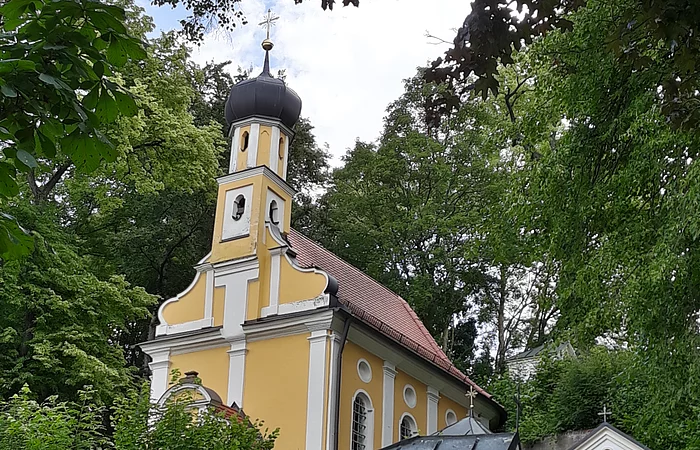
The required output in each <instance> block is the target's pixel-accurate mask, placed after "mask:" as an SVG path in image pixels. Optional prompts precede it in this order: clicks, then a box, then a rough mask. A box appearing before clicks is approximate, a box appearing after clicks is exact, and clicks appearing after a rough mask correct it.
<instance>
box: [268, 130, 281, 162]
mask: <svg viewBox="0 0 700 450" xmlns="http://www.w3.org/2000/svg"><path fill="white" fill-rule="evenodd" d="M279 160H280V127H278V126H276V125H273V126H272V134H271V135H270V169H272V171H273V172H277V167H278V166H279Z"/></svg>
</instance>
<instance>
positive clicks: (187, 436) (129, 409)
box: [0, 386, 277, 450]
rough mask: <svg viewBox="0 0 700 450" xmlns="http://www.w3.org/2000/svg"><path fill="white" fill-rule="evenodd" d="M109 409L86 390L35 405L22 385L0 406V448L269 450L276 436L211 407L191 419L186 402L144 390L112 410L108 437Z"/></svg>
mask: <svg viewBox="0 0 700 450" xmlns="http://www.w3.org/2000/svg"><path fill="white" fill-rule="evenodd" d="M107 412H108V410H107V409H106V408H105V407H104V406H102V405H100V404H99V403H98V402H96V401H95V397H94V392H93V391H92V390H91V389H90V388H89V387H88V388H87V389H85V390H83V391H81V393H80V400H79V401H76V402H70V401H63V402H59V401H58V400H57V399H56V398H50V399H48V400H46V401H45V402H37V401H36V400H34V399H33V398H32V393H31V391H30V390H29V388H27V387H26V386H25V387H24V388H23V389H22V390H21V392H20V393H19V394H16V395H14V396H13V397H12V398H11V399H10V400H9V401H7V402H0V446H1V447H2V448H12V449H18V450H39V449H42V450H44V449H46V450H64V449H67V448H71V449H78V450H92V449H102V448H114V449H115V450H137V449H138V450H141V449H144V448H161V449H168V450H178V449H183V450H184V449H192V448H198V449H205V450H229V449H230V450H271V449H272V448H273V446H274V442H275V438H276V437H277V432H276V431H275V432H272V433H267V431H266V430H263V429H262V424H261V423H252V422H250V421H249V420H248V418H244V417H238V416H233V417H226V416H224V414H223V413H222V412H217V411H216V410H214V409H213V408H207V409H204V410H202V411H199V412H198V414H197V416H196V420H193V413H192V411H191V410H190V409H189V408H188V404H187V401H186V398H183V399H180V401H174V402H168V403H167V404H165V405H163V406H157V405H154V404H152V403H150V402H149V398H148V389H147V387H146V388H144V389H143V390H142V391H141V392H139V391H138V390H136V391H132V392H130V393H128V394H127V395H125V396H124V397H122V398H120V400H119V401H118V403H117V405H116V407H115V408H114V409H113V410H112V412H113V416H112V423H111V426H112V429H113V432H112V433H110V432H108V430H107V429H106V428H105V427H104V425H103V417H104V416H105V413H107Z"/></svg>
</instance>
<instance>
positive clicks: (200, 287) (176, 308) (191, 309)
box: [163, 273, 207, 325]
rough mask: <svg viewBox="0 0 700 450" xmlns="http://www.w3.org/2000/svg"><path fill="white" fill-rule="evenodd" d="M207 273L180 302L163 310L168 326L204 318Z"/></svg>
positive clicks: (168, 305) (171, 304)
mask: <svg viewBox="0 0 700 450" xmlns="http://www.w3.org/2000/svg"><path fill="white" fill-rule="evenodd" d="M206 277H207V274H206V273H202V274H200V276H199V279H198V280H197V282H196V283H195V285H194V286H193V287H192V289H191V290H190V291H189V292H187V294H185V295H183V296H182V297H181V298H180V299H179V300H178V301H176V302H172V303H168V304H167V305H166V306H165V307H164V308H163V317H164V318H165V321H166V322H167V324H168V325H174V324H178V323H185V322H191V321H193V320H199V319H203V318H204V293H205V291H206Z"/></svg>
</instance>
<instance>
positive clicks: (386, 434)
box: [382, 361, 396, 447]
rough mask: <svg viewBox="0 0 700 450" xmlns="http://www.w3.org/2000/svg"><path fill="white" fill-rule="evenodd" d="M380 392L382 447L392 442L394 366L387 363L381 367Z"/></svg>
mask: <svg viewBox="0 0 700 450" xmlns="http://www.w3.org/2000/svg"><path fill="white" fill-rule="evenodd" d="M383 373H384V380H383V386H384V387H383V388H382V389H383V390H382V447H386V446H387V445H391V444H392V443H393V440H394V379H396V366H395V365H394V364H392V363H390V362H389V361H384V365H383Z"/></svg>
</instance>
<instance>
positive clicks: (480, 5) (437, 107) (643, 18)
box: [426, 0, 700, 128]
mask: <svg viewBox="0 0 700 450" xmlns="http://www.w3.org/2000/svg"><path fill="white" fill-rule="evenodd" d="M616 5H617V6H619V5H618V4H616ZM598 7H600V5H599V4H598V2H597V1H595V0H556V1H546V0H521V1H515V2H503V1H499V0H476V1H474V2H473V3H472V9H471V12H470V14H469V15H468V16H467V18H466V19H465V20H464V23H463V25H462V27H461V28H460V29H459V30H458V31H457V35H456V37H455V38H454V43H453V47H452V48H450V49H449V50H448V51H447V52H446V53H445V57H444V58H438V59H437V60H435V61H434V62H433V64H432V67H431V70H430V71H427V72H426V80H428V81H439V82H449V83H450V84H451V86H452V87H453V88H454V90H453V91H452V92H451V95H446V96H444V97H443V98H441V99H439V100H438V101H437V102H435V104H434V105H433V108H434V111H435V113H436V114H437V115H440V114H441V113H442V112H445V111H447V110H453V109H455V108H457V107H458V104H459V102H460V99H459V94H460V93H465V92H470V91H474V92H475V93H477V94H481V95H482V96H484V97H485V96H486V95H487V94H488V92H489V91H492V92H493V93H494V94H496V93H497V92H498V90H499V86H500V84H499V80H498V77H497V74H498V71H499V63H500V64H503V65H510V64H512V63H513V62H514V57H513V55H514V53H515V52H517V51H520V50H522V49H527V47H528V46H529V45H530V44H531V43H532V42H533V40H537V39H538V38H541V37H544V36H545V35H547V34H548V33H551V32H552V31H554V30H561V31H570V30H572V29H573V28H574V26H575V24H576V20H575V13H576V12H577V11H579V10H581V9H586V8H591V9H596V8H598ZM613 9H616V14H614V15H612V14H611V15H609V16H608V20H610V22H608V23H607V24H606V25H607V26H606V27H605V28H606V35H605V36H604V37H605V39H604V41H603V42H599V44H598V47H597V49H598V54H599V55H602V54H605V55H607V56H610V57H612V58H615V59H616V60H617V61H618V62H619V63H620V64H624V65H627V66H630V67H634V69H636V70H640V71H645V72H649V73H655V74H656V80H657V84H659V85H660V89H659V91H658V98H657V100H658V101H659V103H660V104H661V105H662V113H663V114H664V115H665V116H666V118H667V119H668V120H670V121H671V122H672V123H673V124H675V125H676V126H680V127H684V128H695V127H696V126H697V124H698V121H700V108H698V95H699V94H698V86H699V85H700V77H699V76H698V72H697V70H696V69H695V67H696V65H697V61H698V57H699V56H700V37H699V36H700V33H699V31H700V13H698V10H697V7H696V5H695V3H694V2H693V1H690V0H673V1H668V2H662V3H659V2H654V1H651V0H635V1H633V2H628V3H627V4H626V7H625V8H615V7H612V8H611V11H612V10H613ZM516 12H517V13H516ZM472 76H473V77H475V79H473V78H470V77H472Z"/></svg>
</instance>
